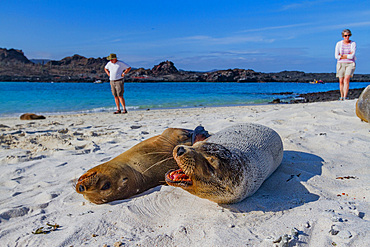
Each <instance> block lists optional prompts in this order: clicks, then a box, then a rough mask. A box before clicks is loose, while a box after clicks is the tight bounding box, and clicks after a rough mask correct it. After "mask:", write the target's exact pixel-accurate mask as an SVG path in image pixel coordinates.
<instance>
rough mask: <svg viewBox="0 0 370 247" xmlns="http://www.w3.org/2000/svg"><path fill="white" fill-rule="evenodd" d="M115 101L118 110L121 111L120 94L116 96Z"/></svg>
mask: <svg viewBox="0 0 370 247" xmlns="http://www.w3.org/2000/svg"><path fill="white" fill-rule="evenodd" d="M114 101H115V102H116V106H117V110H118V111H119V110H120V107H119V96H114Z"/></svg>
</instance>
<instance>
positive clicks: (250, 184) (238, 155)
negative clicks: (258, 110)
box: [166, 123, 283, 203]
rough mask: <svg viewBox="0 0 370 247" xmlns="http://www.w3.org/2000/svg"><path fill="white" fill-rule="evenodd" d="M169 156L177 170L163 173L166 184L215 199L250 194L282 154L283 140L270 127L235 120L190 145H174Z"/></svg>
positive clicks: (230, 200) (236, 199)
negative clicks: (174, 161)
mask: <svg viewBox="0 0 370 247" xmlns="http://www.w3.org/2000/svg"><path fill="white" fill-rule="evenodd" d="M173 156H174V158H175V160H176V162H177V164H178V165H179V167H180V169H179V170H171V171H169V172H167V173H166V182H167V184H169V185H172V186H176V187H180V188H183V189H184V190H186V191H188V192H190V193H192V194H194V195H196V196H199V197H202V198H206V199H209V200H211V201H214V202H217V203H235V202H239V201H241V200H243V199H244V198H246V197H247V196H251V195H252V194H253V193H255V192H256V191H257V189H258V188H259V187H260V186H261V185H262V183H263V182H264V181H265V180H266V179H267V178H268V177H269V176H270V175H271V174H272V173H273V172H274V171H275V169H276V168H277V167H278V166H279V165H280V163H281V161H282V158H283V143H282V141H281V138H280V136H279V135H278V134H277V133H276V132H275V131H274V130H272V129H270V128H268V127H265V126H262V125H258V124H251V123H247V124H239V125H235V126H232V127H229V128H227V129H224V130H222V131H220V132H218V133H215V134H213V135H212V136H211V137H209V138H207V139H206V140H205V141H200V142H197V143H195V144H194V145H193V146H187V145H178V146H177V147H175V149H174V151H173Z"/></svg>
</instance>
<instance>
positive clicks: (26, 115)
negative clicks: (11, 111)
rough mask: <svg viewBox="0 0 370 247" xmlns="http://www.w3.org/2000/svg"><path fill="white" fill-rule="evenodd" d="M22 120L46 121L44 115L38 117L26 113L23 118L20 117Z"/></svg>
mask: <svg viewBox="0 0 370 247" xmlns="http://www.w3.org/2000/svg"><path fill="white" fill-rule="evenodd" d="M20 119H21V120H36V119H45V117H44V116H43V115H36V114H33V113H25V114H23V115H22V116H20Z"/></svg>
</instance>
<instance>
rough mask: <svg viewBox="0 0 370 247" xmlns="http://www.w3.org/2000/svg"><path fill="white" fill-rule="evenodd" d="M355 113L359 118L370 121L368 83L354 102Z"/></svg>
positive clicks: (369, 91) (369, 88)
mask: <svg viewBox="0 0 370 247" xmlns="http://www.w3.org/2000/svg"><path fill="white" fill-rule="evenodd" d="M356 115H357V117H359V118H360V119H361V120H363V121H365V122H367V123H370V85H369V86H367V87H366V88H365V89H364V91H362V93H361V94H360V97H359V98H358V100H357V102H356Z"/></svg>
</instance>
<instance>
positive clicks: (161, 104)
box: [0, 82, 370, 117]
mask: <svg viewBox="0 0 370 247" xmlns="http://www.w3.org/2000/svg"><path fill="white" fill-rule="evenodd" d="M369 84H370V82H351V84H350V88H362V87H366V86H367V85H369ZM336 89H339V85H338V83H325V84H309V83H278V82H276V83H274V82H271V83H257V82H256V83H211V82H183V83H181V82H157V83H125V94H124V98H125V100H126V105H127V109H128V111H132V110H146V109H161V108H185V107H213V106H232V105H251V104H267V103H268V102H271V101H272V100H273V99H276V98H280V99H282V100H286V101H289V100H290V99H293V98H294V97H295V96H297V95H298V94H301V93H310V92H325V91H330V90H336ZM282 92H292V93H293V94H290V95H273V93H282ZM338 98H339V95H338ZM114 110H115V103H114V99H113V96H112V94H111V91H110V85H109V83H101V84H96V83H41V82H0V117H13V116H19V115H21V114H23V113H26V112H29V113H36V114H44V115H51V114H61V113H92V112H105V111H112V112H113V111H114Z"/></svg>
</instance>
